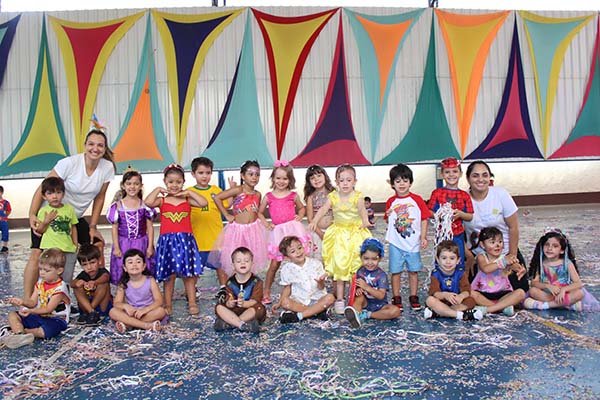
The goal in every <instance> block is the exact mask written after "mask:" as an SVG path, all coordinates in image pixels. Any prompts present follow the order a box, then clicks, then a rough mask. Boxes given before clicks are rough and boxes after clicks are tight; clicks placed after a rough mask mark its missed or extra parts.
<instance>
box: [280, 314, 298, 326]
mask: <svg viewBox="0 0 600 400" xmlns="http://www.w3.org/2000/svg"><path fill="white" fill-rule="evenodd" d="M279 322H281V323H282V324H293V323H295V322H300V318H298V314H296V313H295V312H293V311H284V312H282V313H281V315H280V316H279Z"/></svg>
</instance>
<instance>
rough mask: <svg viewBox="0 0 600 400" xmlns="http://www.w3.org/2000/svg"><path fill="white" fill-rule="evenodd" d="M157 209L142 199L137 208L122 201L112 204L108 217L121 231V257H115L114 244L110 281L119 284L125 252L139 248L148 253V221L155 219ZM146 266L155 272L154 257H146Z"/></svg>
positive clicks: (111, 256)
mask: <svg viewBox="0 0 600 400" xmlns="http://www.w3.org/2000/svg"><path fill="white" fill-rule="evenodd" d="M155 216H156V211H155V210H153V209H151V208H149V207H147V206H146V205H145V204H144V203H143V202H142V200H141V199H140V206H139V207H138V208H135V209H130V208H126V207H125V205H124V204H123V202H122V201H117V202H114V203H113V204H111V206H110V208H109V209H108V213H107V214H106V219H108V222H110V223H111V224H117V228H118V232H119V234H118V235H119V248H120V249H121V257H115V246H114V245H113V248H112V251H111V255H110V282H111V283H112V284H114V285H116V284H118V283H119V281H120V280H121V275H122V274H123V254H125V252H126V251H127V250H129V249H138V250H140V251H142V252H143V253H146V250H147V249H148V233H147V232H146V222H147V221H148V220H152V219H154V217H155ZM146 268H148V270H149V271H150V272H151V273H154V257H149V258H147V259H146Z"/></svg>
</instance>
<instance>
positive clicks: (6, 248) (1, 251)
mask: <svg viewBox="0 0 600 400" xmlns="http://www.w3.org/2000/svg"><path fill="white" fill-rule="evenodd" d="M0 253H8V247H6V246H2V250H0Z"/></svg>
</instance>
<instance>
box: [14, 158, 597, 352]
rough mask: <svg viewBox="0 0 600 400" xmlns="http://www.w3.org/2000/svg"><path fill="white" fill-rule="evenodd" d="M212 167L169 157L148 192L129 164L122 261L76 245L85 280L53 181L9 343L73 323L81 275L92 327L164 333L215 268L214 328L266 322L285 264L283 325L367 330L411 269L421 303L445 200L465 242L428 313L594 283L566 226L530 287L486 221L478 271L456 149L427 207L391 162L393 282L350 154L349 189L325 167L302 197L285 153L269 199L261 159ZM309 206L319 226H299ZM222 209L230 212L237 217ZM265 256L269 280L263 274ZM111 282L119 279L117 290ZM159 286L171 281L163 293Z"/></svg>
mask: <svg viewBox="0 0 600 400" xmlns="http://www.w3.org/2000/svg"><path fill="white" fill-rule="evenodd" d="M212 169H213V163H212V161H211V160H209V159H207V158H205V157H199V158H196V159H194V160H193V162H192V176H193V177H194V178H195V181H196V183H195V185H194V186H193V187H189V188H184V183H185V172H184V169H183V168H182V167H181V166H179V165H177V164H171V165H169V166H167V167H166V168H165V170H164V171H163V172H164V187H157V188H155V189H154V190H152V191H151V192H150V193H149V194H148V195H147V197H146V198H145V199H143V196H142V188H143V184H142V176H141V174H140V173H139V172H137V171H135V170H127V171H126V172H125V173H124V174H123V179H122V182H121V191H120V193H119V196H118V199H116V201H115V202H114V203H113V204H112V205H111V206H110V208H109V212H108V215H107V218H108V220H109V222H110V223H111V224H112V242H113V248H112V254H111V263H110V272H108V271H107V270H106V269H105V268H103V267H102V266H101V265H100V258H101V254H100V252H99V250H98V248H97V247H96V246H94V245H83V246H81V247H80V249H79V251H78V253H77V259H78V260H79V263H80V265H81V267H82V269H83V271H82V272H81V273H80V274H79V275H78V276H77V277H76V278H75V279H74V280H73V279H72V277H73V267H74V265H75V261H74V260H75V249H76V245H75V243H77V240H76V237H75V236H76V230H75V229H74V225H75V223H77V218H76V217H75V216H74V213H73V211H72V207H71V206H69V205H68V204H63V203H62V198H63V196H64V184H62V185H61V183H62V180H61V179H60V178H57V177H49V178H46V179H45V180H44V182H42V194H43V197H44V199H45V200H46V201H47V202H48V204H47V206H45V207H43V208H42V209H40V211H39V214H38V218H39V220H40V221H42V222H41V225H42V226H40V227H39V231H40V232H43V236H42V246H41V248H42V249H43V250H44V253H43V254H42V258H40V281H39V282H38V285H37V286H36V290H35V292H34V294H33V295H32V297H31V298H30V299H16V298H10V299H8V301H9V302H10V303H11V304H14V305H17V306H20V307H21V309H20V310H19V311H18V312H11V313H10V315H9V322H10V325H11V328H12V331H13V332H14V333H17V334H21V335H13V336H14V337H13V338H10V340H9V339H7V340H4V342H5V343H6V345H7V346H9V347H18V346H20V345H23V344H26V343H30V342H31V341H32V340H33V338H34V337H41V338H50V337H53V336H56V335H57V334H58V333H59V332H60V331H61V330H64V329H66V324H67V323H68V320H69V309H70V303H71V297H70V294H69V292H70V291H69V285H70V287H71V289H72V290H73V293H74V295H75V297H76V298H77V303H78V305H79V308H80V315H79V318H78V322H80V323H86V324H92V325H93V324H96V323H98V321H99V319H100V317H101V315H102V314H106V313H109V315H110V317H111V318H112V319H113V320H114V321H115V323H116V329H117V331H118V332H121V333H123V332H125V331H126V330H127V329H129V328H140V329H147V330H153V331H158V330H160V329H161V324H162V323H164V322H165V321H166V319H167V318H168V316H170V315H171V314H172V312H173V292H174V287H175V279H176V278H182V279H183V281H184V287H185V293H186V297H187V302H188V312H189V314H190V315H197V314H198V313H199V308H198V304H197V301H196V282H197V279H198V276H199V275H200V274H202V273H203V270H204V268H212V269H216V271H217V277H218V280H219V283H220V285H221V288H220V289H219V291H218V293H217V305H216V307H215V314H216V321H215V324H214V328H215V330H216V331H224V330H228V329H234V328H237V329H240V330H243V331H249V332H258V330H259V324H260V323H262V322H263V321H264V320H265V318H266V315H267V310H266V308H265V306H267V305H270V304H271V303H272V302H273V299H272V294H271V287H272V284H273V282H274V281H275V277H276V273H277V271H278V270H280V278H279V282H280V284H281V286H282V292H281V295H280V297H279V301H278V302H277V303H276V304H274V305H273V310H278V309H281V314H280V316H279V320H280V322H281V323H294V322H299V321H301V320H303V319H306V318H311V317H315V318H319V319H323V320H326V319H328V318H329V316H328V311H329V310H330V309H332V311H333V312H335V313H336V314H344V315H345V316H346V318H347V319H348V321H349V323H350V324H351V326H353V327H355V328H357V327H360V326H361V325H362V324H363V323H364V321H365V320H367V319H369V318H374V319H382V320H389V319H394V318H397V317H398V316H400V314H401V313H402V310H403V303H402V298H401V296H400V291H401V290H400V289H401V274H402V272H407V274H408V287H409V305H410V307H411V309H412V310H413V311H419V310H421V303H420V300H419V298H418V295H417V290H418V272H419V271H421V270H422V269H423V264H422V261H421V254H420V251H421V250H423V249H425V248H426V247H427V245H428V241H427V235H426V234H427V224H428V220H429V219H430V218H431V217H432V215H433V214H432V212H435V211H437V210H438V209H439V208H440V207H442V206H444V205H445V204H447V203H450V204H451V207H452V216H451V219H452V227H451V230H452V233H453V239H452V240H446V241H442V242H441V243H439V244H438V245H437V249H436V257H435V268H434V270H433V271H432V273H431V278H430V279H431V284H430V287H429V292H428V297H427V299H426V302H425V303H426V306H427V307H426V308H425V311H424V317H425V318H432V317H436V316H444V317H451V318H457V319H461V320H473V319H481V318H482V317H483V315H484V314H485V313H487V312H489V313H493V312H504V313H505V314H507V315H512V314H513V312H514V306H516V305H518V304H521V303H523V304H524V306H525V307H527V308H538V309H547V308H553V307H564V306H567V305H570V306H571V307H572V308H575V309H581V300H582V299H583V298H584V295H585V291H584V290H583V289H582V285H581V280H580V279H579V275H578V272H577V266H576V262H575V258H574V257H573V254H572V249H571V247H570V246H569V244H568V241H567V239H566V237H565V236H564V235H563V234H562V233H561V232H560V231H558V230H553V231H551V232H548V233H546V234H545V235H544V236H543V237H542V238H541V239H540V241H539V242H538V244H537V246H536V252H535V254H534V257H533V259H532V261H531V268H530V270H529V277H530V278H531V279H532V283H531V286H532V287H531V289H529V290H527V289H528V286H527V276H526V273H527V269H526V268H525V266H524V265H522V264H521V263H519V261H518V260H517V259H516V258H512V257H510V256H503V254H502V249H503V245H502V234H501V232H500V231H498V230H497V229H496V228H493V227H490V228H485V229H483V230H482V231H481V232H480V234H479V244H478V246H480V247H481V248H482V249H483V252H482V253H481V254H479V255H478V256H477V257H476V264H477V267H478V268H477V270H478V272H477V274H476V275H475V277H474V280H473V282H469V279H468V273H467V272H466V269H465V255H464V246H465V244H464V229H463V227H462V221H463V220H470V219H471V218H472V216H473V206H472V204H471V199H470V196H469V194H468V193H466V192H464V191H462V190H460V189H459V188H458V181H459V179H460V177H461V175H462V172H461V169H460V163H459V162H458V161H457V160H455V159H452V158H450V159H446V160H443V161H442V163H441V172H442V176H443V178H444V181H445V187H443V188H441V189H436V190H435V191H434V192H433V193H432V194H431V196H430V200H429V204H426V203H425V201H424V200H423V199H422V198H421V197H420V196H418V195H416V194H414V193H412V192H411V191H410V188H411V186H412V183H413V174H412V171H411V169H410V168H409V167H408V166H406V165H404V164H398V165H396V166H394V167H392V168H391V170H390V172H389V184H390V185H391V187H392V189H393V190H394V195H393V196H392V197H390V198H389V199H388V200H387V202H386V205H385V215H384V218H385V220H386V221H387V231H386V235H385V240H386V241H387V242H388V244H389V247H388V259H389V272H390V273H391V287H390V284H389V280H388V276H387V274H386V272H385V271H383V270H382V269H381V268H380V266H379V264H380V262H381V260H382V258H383V257H384V253H385V252H384V245H383V243H382V242H380V241H379V240H377V239H375V238H372V233H371V230H370V229H369V228H372V227H373V223H374V221H375V219H374V212H373V211H372V208H371V205H370V199H368V200H369V202H368V203H367V202H366V201H365V198H364V197H363V196H362V194H361V193H360V192H359V191H357V190H355V185H356V181H357V180H356V171H355V169H354V168H353V167H352V166H351V165H349V164H343V165H341V166H340V167H338V168H337V170H336V172H335V186H336V187H337V189H335V188H334V185H333V184H332V182H331V180H330V178H329V176H328V175H327V172H326V171H325V170H324V169H323V168H322V167H320V166H318V165H313V166H311V167H309V168H308V169H307V172H306V177H305V185H304V196H303V198H301V197H300V195H299V194H298V193H297V192H295V191H294V189H295V177H294V172H293V168H292V166H291V165H290V164H289V163H288V162H287V161H277V162H276V163H275V167H274V168H273V170H272V173H271V175H270V180H271V189H272V190H271V191H270V192H269V193H267V194H266V195H265V196H262V195H261V193H260V192H259V191H257V190H256V189H255V187H256V185H257V184H258V182H259V179H260V166H259V164H258V162H256V161H246V162H245V163H244V164H243V165H242V166H241V169H240V178H241V179H240V183H239V184H235V182H233V181H230V186H231V187H230V188H229V189H227V190H224V191H222V190H221V189H220V188H218V187H216V186H212V185H210V183H209V182H210V179H211V175H212ZM305 204H306V206H305ZM156 209H158V211H156ZM267 213H268V214H267ZM157 214H158V215H159V217H160V235H159V237H158V240H157V244H156V247H155V246H154V234H153V232H154V231H153V226H152V222H153V220H154V218H155V216H156V215H157ZM267 216H269V217H270V219H268V218H267ZM305 216H306V217H307V219H308V226H307V227H305V226H304V225H303V224H302V223H301V221H302V219H303V218H304V217H305ZM222 217H223V218H224V219H226V220H227V222H228V223H227V224H226V225H225V227H223V223H222ZM57 249H60V250H57ZM267 265H268V269H267V272H266V282H265V284H264V286H263V281H262V280H261V279H260V278H259V277H258V274H259V273H261V272H263V271H264V270H265V269H266V268H267ZM328 278H331V279H333V292H334V293H333V294H329V293H327V291H326V280H327V279H328ZM523 282H525V283H523ZM111 283H112V284H113V285H117V290H116V294H115V296H114V299H112V301H111V293H110V284H111ZM159 283H163V285H164V286H163V292H161V290H160V288H159ZM348 288H350V289H349V290H348ZM347 290H348V291H349V294H348V297H346V291H347ZM390 291H391V304H389V303H388V292H390ZM588 295H589V294H588Z"/></svg>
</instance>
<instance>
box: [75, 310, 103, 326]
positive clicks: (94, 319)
mask: <svg viewBox="0 0 600 400" xmlns="http://www.w3.org/2000/svg"><path fill="white" fill-rule="evenodd" d="M79 317H80V318H81V316H79ZM77 320H78V321H79V319H77ZM85 324H86V326H98V325H100V314H98V313H97V312H96V311H92V312H91V313H89V314H88V315H87V319H86V321H85Z"/></svg>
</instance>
